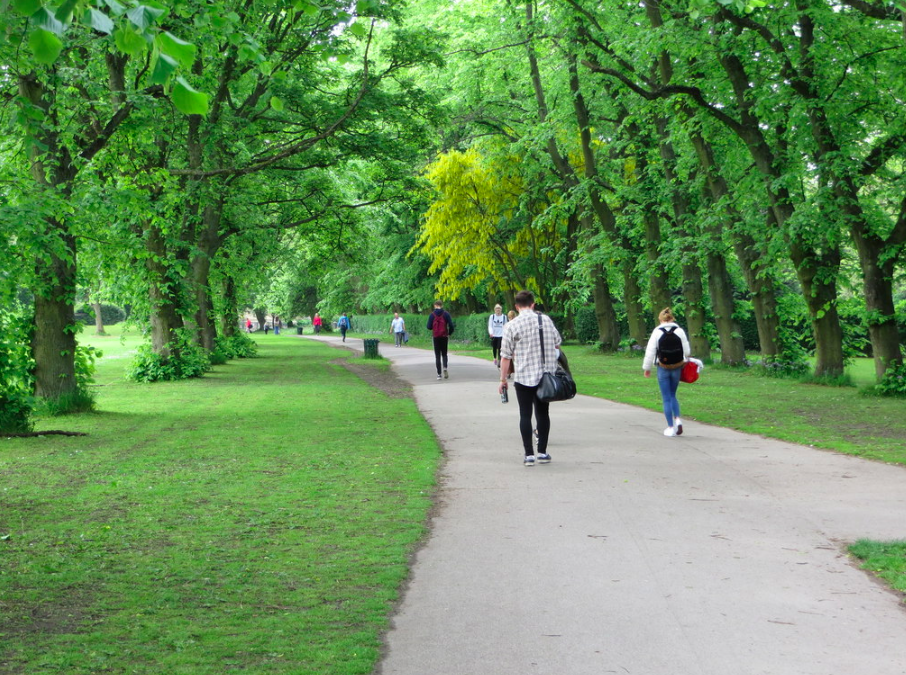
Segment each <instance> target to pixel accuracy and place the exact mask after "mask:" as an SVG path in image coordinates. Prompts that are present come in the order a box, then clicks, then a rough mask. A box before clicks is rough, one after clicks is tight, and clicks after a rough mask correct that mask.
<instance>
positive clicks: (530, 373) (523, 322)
mask: <svg viewBox="0 0 906 675" xmlns="http://www.w3.org/2000/svg"><path fill="white" fill-rule="evenodd" d="M514 304H515V305H516V309H517V310H519V316H517V317H516V318H515V319H513V320H512V321H510V322H508V323H507V325H506V327H505V328H504V329H503V343H502V344H501V347H500V356H501V365H500V386H499V387H498V389H497V390H498V392H499V393H501V394H502V393H503V391H504V390H505V389H506V388H507V376H506V373H507V372H508V370H509V368H510V364H511V363H515V369H516V374H515V376H514V378H513V379H514V383H513V386H514V387H515V389H516V400H517V401H519V433H520V435H521V436H522V448H523V450H524V452H525V458H524V459H523V464H524V465H525V466H534V465H535V459H536V457H535V450H534V448H533V447H532V440H533V439H532V437H533V435H534V434H533V431H532V413H533V412H534V414H535V427H536V429H537V437H538V455H537V460H538V462H539V463H540V464H547V463H548V462H550V461H551V456H550V454H549V453H548V452H547V442H548V438H549V436H550V431H551V418H550V414H549V413H550V411H549V408H550V403H549V402H548V401H541V400H539V399H538V397H537V396H536V395H535V394H536V392H537V391H538V385H539V384H541V376H542V375H543V374H544V368H545V366H544V365H542V354H543V358H544V363H545V364H546V367H547V369H548V370H549V371H551V372H552V371H553V369H554V367H555V364H556V363H557V355H558V350H559V348H560V343H561V341H562V339H561V338H560V333H559V332H558V331H557V328H556V326H554V322H553V321H551V318H550V317H549V316H546V315H542V314H537V313H535V309H534V307H535V296H534V295H533V294H532V292H531V291H519V292H518V293H517V294H516V299H515V303H514ZM539 317H540V318H541V321H540V322H539V321H538V318H539ZM542 332H543V333H544V343H543V344H542V341H541V333H542Z"/></svg>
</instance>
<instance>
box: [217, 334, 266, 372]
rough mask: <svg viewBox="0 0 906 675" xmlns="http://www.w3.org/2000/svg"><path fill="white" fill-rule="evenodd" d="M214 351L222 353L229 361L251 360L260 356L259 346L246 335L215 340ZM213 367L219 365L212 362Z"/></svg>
mask: <svg viewBox="0 0 906 675" xmlns="http://www.w3.org/2000/svg"><path fill="white" fill-rule="evenodd" d="M214 351H215V352H221V353H222V354H223V355H224V356H225V357H226V358H227V359H249V358H253V357H255V356H258V344H257V343H256V342H255V341H254V340H253V339H252V338H250V337H249V336H248V335H246V334H245V333H236V334H235V335H233V336H231V337H222V336H221V337H218V338H216V339H215V340H214ZM211 363H212V364H213V365H219V364H216V363H214V361H213V359H212V360H211Z"/></svg>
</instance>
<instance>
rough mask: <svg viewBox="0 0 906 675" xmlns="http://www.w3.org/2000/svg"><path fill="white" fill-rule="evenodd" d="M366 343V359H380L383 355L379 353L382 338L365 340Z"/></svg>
mask: <svg viewBox="0 0 906 675" xmlns="http://www.w3.org/2000/svg"><path fill="white" fill-rule="evenodd" d="M363 342H364V343H365V358H366V359H378V358H380V357H381V355H380V354H378V343H379V342H380V340H363Z"/></svg>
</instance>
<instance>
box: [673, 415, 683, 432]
mask: <svg viewBox="0 0 906 675" xmlns="http://www.w3.org/2000/svg"><path fill="white" fill-rule="evenodd" d="M673 428H674V429H676V435H677V436H682V435H683V421H682V420H681V419H680V418H679V417H675V418H673Z"/></svg>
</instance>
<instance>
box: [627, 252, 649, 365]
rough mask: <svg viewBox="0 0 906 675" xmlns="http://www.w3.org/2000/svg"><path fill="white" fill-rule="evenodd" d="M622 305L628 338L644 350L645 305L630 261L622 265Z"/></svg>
mask: <svg viewBox="0 0 906 675" xmlns="http://www.w3.org/2000/svg"><path fill="white" fill-rule="evenodd" d="M623 303H624V305H625V306H626V321H627V322H628V323H629V336H630V337H631V338H632V340H633V342H635V343H636V344H637V345H639V346H641V347H643V348H644V346H645V345H646V344H648V333H649V330H648V322H646V321H645V305H644V303H643V302H642V287H641V285H639V278H638V276H637V275H636V273H635V269H634V267H633V265H632V263H631V262H630V261H628V260H627V261H626V262H625V263H624V265H623Z"/></svg>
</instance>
